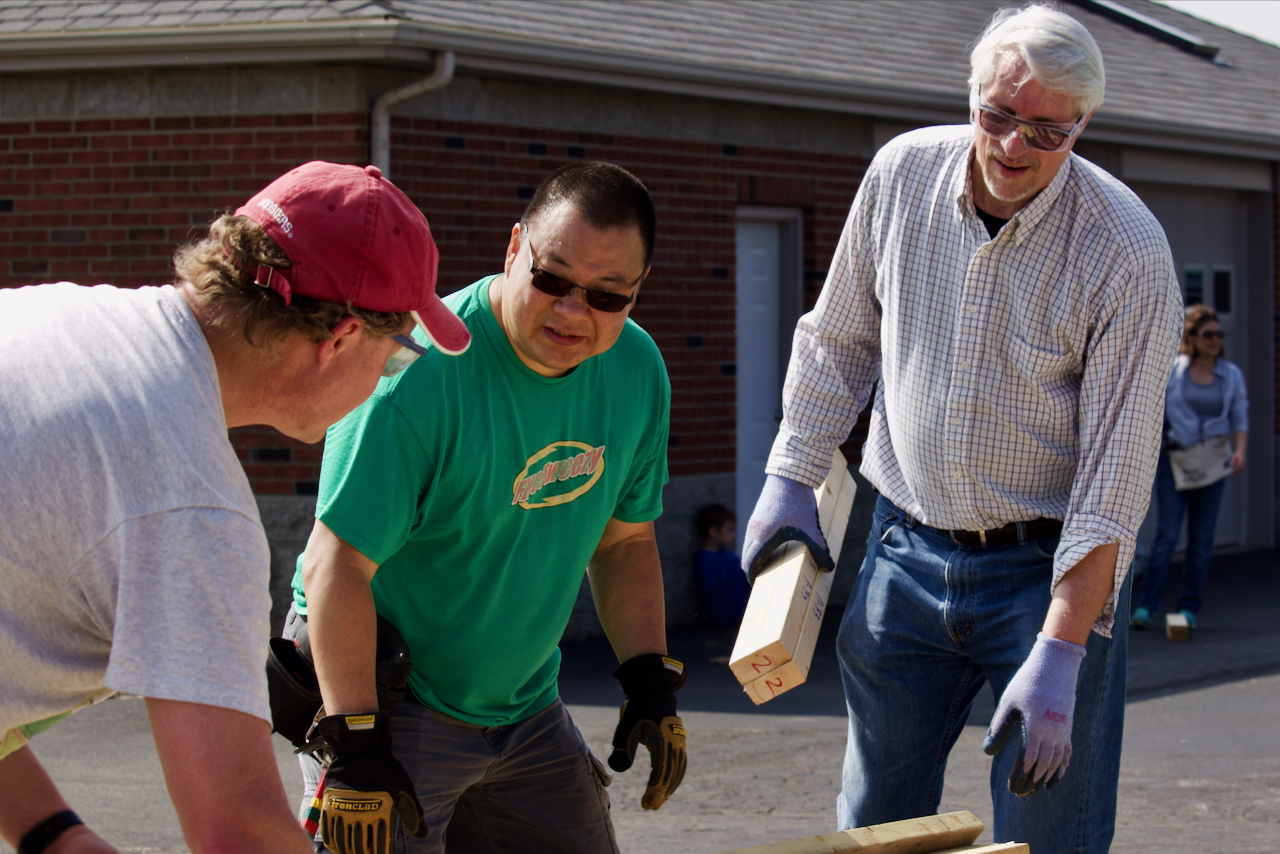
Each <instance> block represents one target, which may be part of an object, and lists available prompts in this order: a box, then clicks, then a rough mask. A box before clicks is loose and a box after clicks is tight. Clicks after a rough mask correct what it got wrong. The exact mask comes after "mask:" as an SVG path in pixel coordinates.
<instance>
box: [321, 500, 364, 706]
mask: <svg viewBox="0 0 1280 854" xmlns="http://www.w3.org/2000/svg"><path fill="white" fill-rule="evenodd" d="M362 562H363V563H362ZM364 563H368V562H367V561H363V558H362V557H361V556H360V555H359V552H356V551H355V550H354V549H353V548H352V547H351V546H350V545H348V544H347V543H345V542H344V541H343V540H341V539H340V538H338V536H337V535H335V534H334V533H333V532H332V531H330V530H329V529H328V527H326V526H325V525H324V523H323V522H319V521H317V522H316V527H315V530H314V531H313V532H312V534H311V540H310V541H309V542H308V543H307V552H306V555H305V557H304V558H303V586H304V589H305V590H306V594H307V633H308V635H309V636H310V638H311V654H312V658H313V659H314V660H315V665H316V676H317V678H318V679H319V681H320V696H321V697H323V698H324V707H325V712H326V713H327V714H330V715H335V714H351V713H357V712H370V711H373V710H374V709H376V708H377V707H378V691H377V687H376V677H375V673H374V669H375V659H376V658H377V643H378V614H377V610H376V609H375V607H374V604H373V591H372V589H370V587H369V581H370V578H371V576H372V571H371V570H370V567H372V569H376V567H373V565H372V564H368V566H365V565H363V564H364Z"/></svg>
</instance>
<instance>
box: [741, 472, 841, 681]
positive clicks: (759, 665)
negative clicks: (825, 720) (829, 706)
mask: <svg viewBox="0 0 1280 854" xmlns="http://www.w3.org/2000/svg"><path fill="white" fill-rule="evenodd" d="M856 492H857V484H856V483H855V482H854V480H853V476H852V475H850V474H849V470H848V463H847V462H846V461H845V458H844V455H843V454H841V453H840V452H839V451H838V450H837V451H836V452H835V454H834V455H833V456H832V467H831V472H830V473H829V474H828V475H827V479H826V480H825V481H823V483H822V485H821V486H819V487H818V488H817V489H816V490H814V493H815V497H816V498H817V501H818V522H819V524H820V525H821V526H822V532H823V535H824V536H825V537H826V539H827V544H828V546H829V547H830V552H831V557H832V559H834V560H839V557H840V547H841V545H842V544H843V542H844V534H845V529H846V528H847V527H848V524H849V514H850V512H851V511H852V510H853V500H854V497H855V494H856ZM832 579H833V573H829V572H822V571H821V570H819V569H818V567H817V565H816V564H815V563H814V562H813V558H812V556H810V554H809V552H808V550H807V549H806V548H805V547H804V546H802V545H800V544H799V543H794V542H793V543H787V544H785V545H783V546H782V547H781V548H779V549H778V551H777V552H776V553H775V554H774V556H773V558H772V559H771V560H770V563H769V565H768V566H767V567H766V568H765V569H764V571H763V572H761V573H760V575H759V576H758V577H757V578H756V581H755V585H754V586H753V587H752V589H751V598H750V599H749V601H748V602H747V610H746V613H745V615H744V616H743V619H742V626H741V627H740V628H739V630H738V639H737V642H736V643H735V644H734V648H733V653H732V655H730V657H729V667H730V669H731V670H732V671H733V674H734V676H735V677H736V678H737V680H738V682H739V683H741V684H742V685H743V689H744V690H745V691H746V692H747V694H748V695H749V696H750V697H751V699H752V700H753V701H754V702H755V703H756V704H757V705H758V704H760V703H763V702H767V701H768V700H771V699H773V697H776V696H777V695H778V694H780V693H783V692H784V691H787V690H790V689H791V688H794V687H795V686H796V685H799V684H801V683H803V682H804V680H805V679H806V678H807V677H808V675H809V665H810V663H811V662H812V660H813V651H814V648H815V647H816V645H817V640H818V633H819V631H820V630H821V628H822V618H823V616H824V615H825V613H826V608H827V601H828V599H829V597H830V593H831V582H832ZM766 680H767V681H766ZM752 682H759V684H758V685H755V686H753V687H748V686H751V683H752Z"/></svg>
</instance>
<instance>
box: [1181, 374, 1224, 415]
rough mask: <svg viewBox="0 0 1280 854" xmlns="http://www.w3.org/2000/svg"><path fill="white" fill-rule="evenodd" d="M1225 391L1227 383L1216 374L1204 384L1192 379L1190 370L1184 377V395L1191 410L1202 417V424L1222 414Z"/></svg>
mask: <svg viewBox="0 0 1280 854" xmlns="http://www.w3.org/2000/svg"><path fill="white" fill-rule="evenodd" d="M1225 392H1226V383H1224V382H1223V381H1222V377H1217V376H1215V377H1214V378H1213V380H1212V381H1211V382H1208V383H1205V384H1204V385H1201V384H1200V383H1198V382H1196V381H1195V380H1193V379H1191V372H1190V371H1187V372H1186V374H1184V375H1183V377H1182V396H1183V397H1184V398H1186V401H1187V405H1188V406H1190V407H1191V411H1192V412H1194V413H1195V414H1196V415H1198V416H1199V417H1200V423H1201V425H1203V424H1204V422H1206V421H1208V420H1209V419H1210V418H1213V417H1215V416H1217V415H1221V414H1222V396H1223V394H1224V393H1225Z"/></svg>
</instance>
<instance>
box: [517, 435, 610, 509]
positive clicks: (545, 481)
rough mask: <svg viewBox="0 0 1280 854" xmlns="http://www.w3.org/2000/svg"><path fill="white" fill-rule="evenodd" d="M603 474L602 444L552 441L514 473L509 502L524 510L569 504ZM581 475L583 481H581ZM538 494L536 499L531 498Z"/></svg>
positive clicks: (593, 484)
mask: <svg viewBox="0 0 1280 854" xmlns="http://www.w3.org/2000/svg"><path fill="white" fill-rule="evenodd" d="M548 457H553V459H547V458H548ZM603 473H604V445H599V446H596V447H592V446H591V445H588V444H587V443H586V442H570V441H565V442H552V443H551V444H550V445H547V446H546V447H545V448H543V449H542V450H541V451H538V452H537V453H536V454H534V455H533V456H532V457H529V459H528V461H527V462H526V463H525V464H524V470H523V471H521V472H520V474H518V475H516V479H515V482H514V483H513V484H512V485H511V493H512V494H511V503H512V504H519V505H520V506H521V507H523V508H524V509H526V510H536V509H538V508H539V507H555V506H557V505H559V504H568V503H569V502H570V501H574V500H576V499H577V498H579V497H580V496H582V495H583V494H584V493H586V492H587V490H589V489H591V487H593V486H595V485H596V481H598V480H600V475H601V474H603ZM582 478H586V481H585V482H583V481H582V480H581V479H582ZM560 484H564V486H560ZM539 493H541V496H540V497H539V499H538V500H537V501H534V500H532V499H533V497H534V496H535V495H539Z"/></svg>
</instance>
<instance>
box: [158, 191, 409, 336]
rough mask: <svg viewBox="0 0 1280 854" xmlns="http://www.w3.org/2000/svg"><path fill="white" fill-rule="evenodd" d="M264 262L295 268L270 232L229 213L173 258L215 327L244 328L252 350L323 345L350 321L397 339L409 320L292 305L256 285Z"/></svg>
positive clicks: (310, 303)
mask: <svg viewBox="0 0 1280 854" xmlns="http://www.w3.org/2000/svg"><path fill="white" fill-rule="evenodd" d="M259 264H269V265H271V266H273V267H284V268H288V267H289V266H290V262H289V258H288V256H286V255H285V254H284V252H283V251H281V249H280V247H279V246H278V245H277V244H276V242H275V241H274V240H272V239H271V237H270V236H268V235H267V232H266V231H265V230H264V229H263V228H262V226H260V225H258V224H257V223H256V222H254V221H253V220H251V219H249V218H248V217H244V216H232V215H230V214H224V215H222V216H220V217H218V218H217V219H216V220H214V221H213V223H212V224H210V226H209V235H208V236H207V237H205V238H204V239H203V240H199V241H197V242H195V243H191V244H188V245H186V246H183V247H182V248H180V249H179V250H178V251H177V254H175V255H174V256H173V267H174V270H175V271H176V272H177V276H178V279H179V280H180V281H181V282H186V283H187V284H190V285H191V287H192V288H194V289H195V292H196V297H197V299H199V301H200V303H201V304H202V305H203V306H204V307H205V308H207V309H208V310H209V318H210V322H211V324H212V325H213V326H214V327H215V328H221V329H235V328H237V327H238V328H239V330H240V332H241V333H242V334H243V335H244V338H245V340H246V341H248V342H249V344H250V345H251V346H253V347H257V348H261V347H264V346H265V345H267V344H269V343H271V342H273V341H275V340H278V339H280V338H283V337H285V336H286V335H288V334H289V333H291V332H300V333H301V334H303V335H305V336H306V337H307V339H308V340H310V341H312V342H319V341H324V340H325V339H327V338H329V337H330V336H331V335H332V332H331V330H332V329H333V327H334V326H335V325H336V324H337V323H338V322H339V321H341V320H343V319H344V318H347V317H356V318H359V319H360V320H361V321H362V322H363V323H364V328H365V331H366V332H367V333H369V334H370V335H373V336H375V337H385V336H388V335H395V334H397V333H399V332H400V331H402V330H403V329H404V327H405V324H406V323H407V322H408V320H409V313H408V312H407V311H369V310H367V309H362V308H357V307H355V306H353V305H351V304H349V303H348V304H346V305H342V304H339V303H334V302H325V301H323V300H318V299H312V298H311V297H306V296H302V295H299V294H295V295H294V296H293V299H292V301H291V302H290V304H289V305H286V304H285V301H284V297H282V296H280V294H278V293H276V292H275V291H273V290H272V289H271V288H266V287H263V286H261V285H258V284H255V283H254V281H253V279H254V276H255V275H256V274H257V269H258V265H259Z"/></svg>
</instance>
